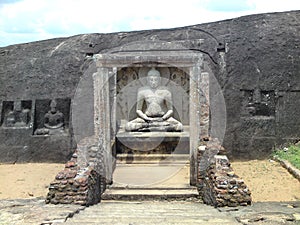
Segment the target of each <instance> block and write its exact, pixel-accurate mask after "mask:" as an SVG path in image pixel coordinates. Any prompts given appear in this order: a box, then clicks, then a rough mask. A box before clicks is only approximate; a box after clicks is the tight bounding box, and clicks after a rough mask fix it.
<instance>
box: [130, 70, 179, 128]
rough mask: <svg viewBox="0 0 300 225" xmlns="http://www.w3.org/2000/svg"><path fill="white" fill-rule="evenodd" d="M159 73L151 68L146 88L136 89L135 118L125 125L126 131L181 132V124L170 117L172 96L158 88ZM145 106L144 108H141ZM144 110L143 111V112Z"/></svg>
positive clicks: (165, 88) (162, 87)
mask: <svg viewBox="0 0 300 225" xmlns="http://www.w3.org/2000/svg"><path fill="white" fill-rule="evenodd" d="M160 83H161V76H160V72H159V71H158V70H156V69H155V68H152V69H151V70H150V71H149V72H148V74H147V86H144V87H142V88H140V89H138V93H137V109H136V113H137V116H138V117H137V118H136V119H134V120H132V121H129V122H128V123H127V124H126V127H125V130H126V131H138V132H143V131H182V130H183V126H182V123H181V122H179V121H177V120H176V119H174V118H173V117H172V115H173V103H172V94H171V92H170V91H169V90H168V89H167V87H164V86H160ZM144 104H145V106H146V107H144V108H143V105H144ZM143 109H144V110H143Z"/></svg>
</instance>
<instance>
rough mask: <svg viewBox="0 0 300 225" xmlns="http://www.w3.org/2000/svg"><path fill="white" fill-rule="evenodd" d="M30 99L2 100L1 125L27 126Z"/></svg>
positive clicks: (28, 122)
mask: <svg viewBox="0 0 300 225" xmlns="http://www.w3.org/2000/svg"><path fill="white" fill-rule="evenodd" d="M31 108H32V101H20V100H17V101H4V102H3V105H2V116H1V118H2V126H3V127H15V128H22V127H29V126H30V121H31Z"/></svg>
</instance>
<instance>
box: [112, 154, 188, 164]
mask: <svg viewBox="0 0 300 225" xmlns="http://www.w3.org/2000/svg"><path fill="white" fill-rule="evenodd" d="M189 157H190V156H189V155H188V154H118V155H117V163H118V164H166V165H168V164H172V165H174V164H189Z"/></svg>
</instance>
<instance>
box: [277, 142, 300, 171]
mask: <svg viewBox="0 0 300 225" xmlns="http://www.w3.org/2000/svg"><path fill="white" fill-rule="evenodd" d="M273 156H275V157H277V158H279V159H283V160H287V161H289V162H290V163H291V164H292V165H293V166H295V167H296V168H297V169H299V170H300V143H297V144H295V145H290V146H289V147H285V148H283V149H280V150H276V151H275V152H274V154H273Z"/></svg>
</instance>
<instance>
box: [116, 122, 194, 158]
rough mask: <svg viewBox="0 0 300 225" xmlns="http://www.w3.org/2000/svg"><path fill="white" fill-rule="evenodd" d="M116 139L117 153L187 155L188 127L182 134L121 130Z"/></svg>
mask: <svg viewBox="0 0 300 225" xmlns="http://www.w3.org/2000/svg"><path fill="white" fill-rule="evenodd" d="M116 138H117V152H118V153H128V152H133V153H144V154H167V153H169V154H170V153H175V154H188V153H189V148H188V146H189V130H188V127H185V129H184V131H183V132H126V131H125V130H124V129H121V130H120V131H119V132H118V133H117V135H116Z"/></svg>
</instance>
